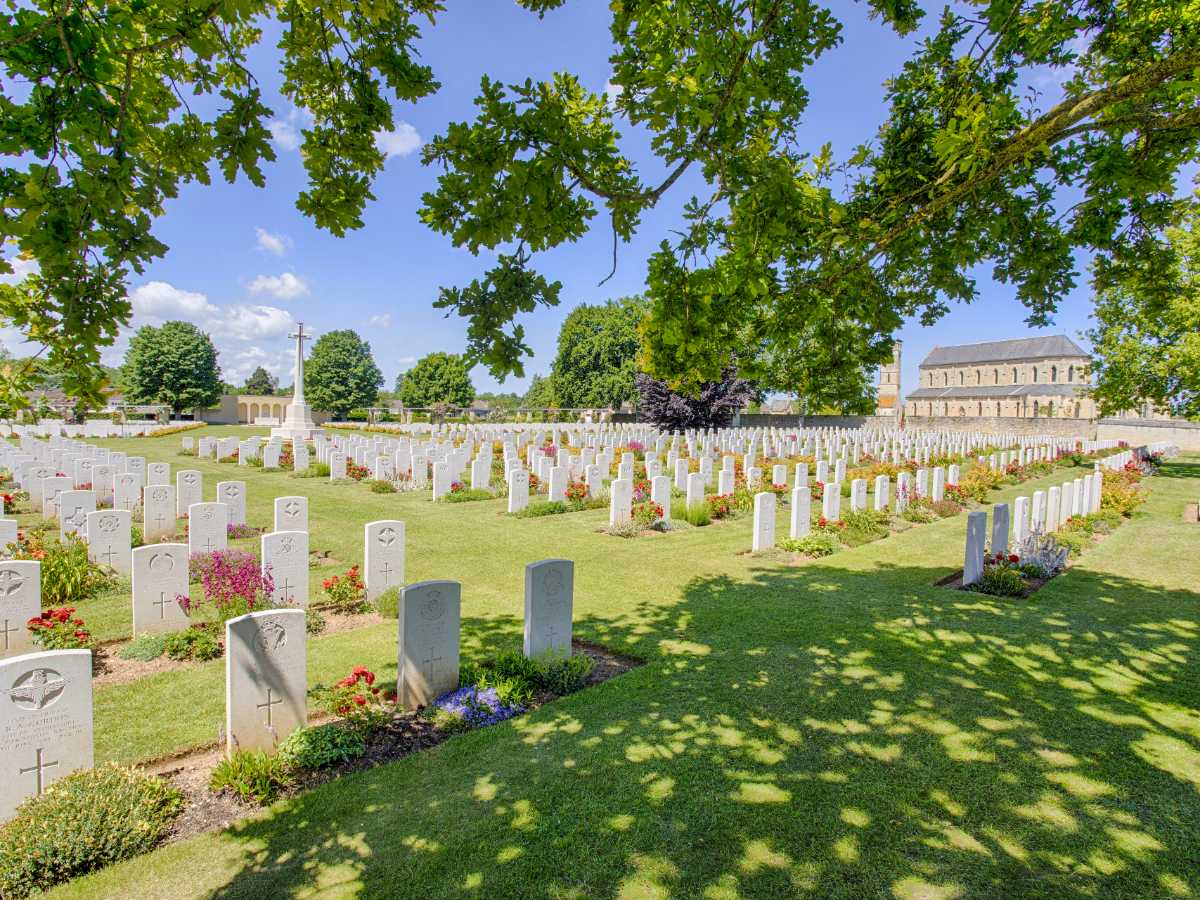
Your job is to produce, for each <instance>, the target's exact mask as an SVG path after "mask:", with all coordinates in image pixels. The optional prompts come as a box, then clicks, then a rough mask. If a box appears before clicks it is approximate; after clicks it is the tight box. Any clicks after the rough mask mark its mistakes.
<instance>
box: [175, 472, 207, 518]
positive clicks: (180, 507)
mask: <svg viewBox="0 0 1200 900" xmlns="http://www.w3.org/2000/svg"><path fill="white" fill-rule="evenodd" d="M203 501H204V476H202V475H201V474H200V473H199V472H197V471H196V470H195V469H181V470H180V471H178V472H176V473H175V514H176V515H177V516H180V517H183V516H186V515H187V514H188V507H190V506H191V505H192V504H193V503H202V502H203Z"/></svg>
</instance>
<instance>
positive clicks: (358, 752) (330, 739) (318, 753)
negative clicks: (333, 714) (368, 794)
mask: <svg viewBox="0 0 1200 900" xmlns="http://www.w3.org/2000/svg"><path fill="white" fill-rule="evenodd" d="M366 752H367V739H366V737H365V736H364V735H362V734H361V733H359V732H358V731H355V730H354V729H352V728H343V727H341V726H340V725H336V724H334V723H329V724H325V725H313V726H311V727H308V728H298V729H297V730H295V731H293V732H292V733H291V734H289V735H288V736H287V738H285V739H284V741H283V743H282V744H280V745H279V758H280V759H281V760H283V763H284V765H286V766H287V767H288V768H289V769H291V770H292V771H299V770H304V769H321V768H324V767H325V766H332V765H334V764H336V763H340V762H345V761H346V760H350V759H358V757H360V756H362V755H363V754H364V753H366Z"/></svg>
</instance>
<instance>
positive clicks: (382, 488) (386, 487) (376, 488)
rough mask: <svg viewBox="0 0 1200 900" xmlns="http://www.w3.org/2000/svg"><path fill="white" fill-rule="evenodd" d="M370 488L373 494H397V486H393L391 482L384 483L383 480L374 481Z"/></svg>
mask: <svg viewBox="0 0 1200 900" xmlns="http://www.w3.org/2000/svg"><path fill="white" fill-rule="evenodd" d="M370 488H371V493H372V494H394V493H396V486H395V485H394V484H392V483H391V482H390V481H384V480H382V479H376V480H374V481H372V482H371V483H370Z"/></svg>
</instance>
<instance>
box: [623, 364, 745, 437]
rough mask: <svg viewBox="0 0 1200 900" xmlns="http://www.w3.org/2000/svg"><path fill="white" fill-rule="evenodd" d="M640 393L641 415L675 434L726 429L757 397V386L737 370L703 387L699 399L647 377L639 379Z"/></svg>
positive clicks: (726, 373) (641, 376)
mask: <svg viewBox="0 0 1200 900" xmlns="http://www.w3.org/2000/svg"><path fill="white" fill-rule="evenodd" d="M637 389H638V393H639V394H640V395H641V402H640V403H639V405H638V408H639V409H640V410H641V412H642V413H643V414H644V415H645V416H646V418H648V419H649V420H650V421H651V422H653V423H654V424H655V425H657V426H658V427H659V428H663V429H667V430H671V431H685V430H687V429H689V428H724V427H725V426H727V425H728V424H729V423H730V422H732V421H733V417H734V415H735V414H737V412H738V411H739V410H741V409H742V408H743V407H744V406H745V405H746V404H747V403H748V402H749V401H750V399H751V398H752V397H754V396H755V393H756V392H755V389H754V385H753V384H751V383H750V382H749V381H747V380H746V379H744V378H738V376H737V369H736V368H734V367H733V366H730V367H729V368H727V369H725V371H724V372H723V373H721V380H720V381H706V382H704V383H703V384H702V385H700V390H699V391H698V392H697V393H696V395H695V396H689V395H688V394H678V393H676V392H675V391H673V390H671V389H670V388H669V387H668V386H667V384H666V382H664V381H658V380H656V379H654V378H651V377H650V376H649V375H646V374H639V375H638V376H637Z"/></svg>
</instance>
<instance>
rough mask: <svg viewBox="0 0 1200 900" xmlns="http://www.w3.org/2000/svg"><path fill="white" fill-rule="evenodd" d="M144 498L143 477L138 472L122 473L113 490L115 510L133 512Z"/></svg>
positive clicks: (117, 478)
mask: <svg viewBox="0 0 1200 900" xmlns="http://www.w3.org/2000/svg"><path fill="white" fill-rule="evenodd" d="M141 496H142V476H141V475H139V474H137V472H121V473H120V474H119V475H117V477H116V480H115V486H114V488H113V508H115V509H127V510H130V511H131V512H132V510H133V508H134V507H135V506H137V505H138V502H139V501H140V500H141Z"/></svg>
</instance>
